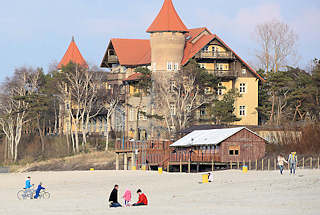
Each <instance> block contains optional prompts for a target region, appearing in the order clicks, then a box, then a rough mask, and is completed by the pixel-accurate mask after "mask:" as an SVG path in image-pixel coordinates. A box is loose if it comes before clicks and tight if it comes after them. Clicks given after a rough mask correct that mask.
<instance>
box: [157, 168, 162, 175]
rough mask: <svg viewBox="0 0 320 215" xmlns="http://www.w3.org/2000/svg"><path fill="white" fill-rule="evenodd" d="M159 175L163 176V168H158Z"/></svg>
mask: <svg viewBox="0 0 320 215" xmlns="http://www.w3.org/2000/svg"><path fill="white" fill-rule="evenodd" d="M158 173H159V174H160V175H161V174H162V167H158Z"/></svg>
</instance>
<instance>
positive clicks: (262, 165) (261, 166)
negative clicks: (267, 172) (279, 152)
mask: <svg viewBox="0 0 320 215" xmlns="http://www.w3.org/2000/svg"><path fill="white" fill-rule="evenodd" d="M261 170H262V171H263V159H262V161H261Z"/></svg>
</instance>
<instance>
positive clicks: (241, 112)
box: [239, 105, 246, 116]
mask: <svg viewBox="0 0 320 215" xmlns="http://www.w3.org/2000/svg"><path fill="white" fill-rule="evenodd" d="M239 116H246V106H245V105H240V106H239Z"/></svg>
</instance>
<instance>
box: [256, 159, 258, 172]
mask: <svg viewBox="0 0 320 215" xmlns="http://www.w3.org/2000/svg"><path fill="white" fill-rule="evenodd" d="M256 170H258V160H256Z"/></svg>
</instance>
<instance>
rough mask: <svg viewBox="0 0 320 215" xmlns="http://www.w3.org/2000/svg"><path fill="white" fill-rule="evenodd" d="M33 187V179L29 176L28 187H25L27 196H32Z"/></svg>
mask: <svg viewBox="0 0 320 215" xmlns="http://www.w3.org/2000/svg"><path fill="white" fill-rule="evenodd" d="M32 186H33V184H31V177H30V176H28V177H27V180H26V185H25V187H24V189H25V193H26V194H30V195H32V190H31V188H32ZM31 198H32V197H31Z"/></svg>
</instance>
